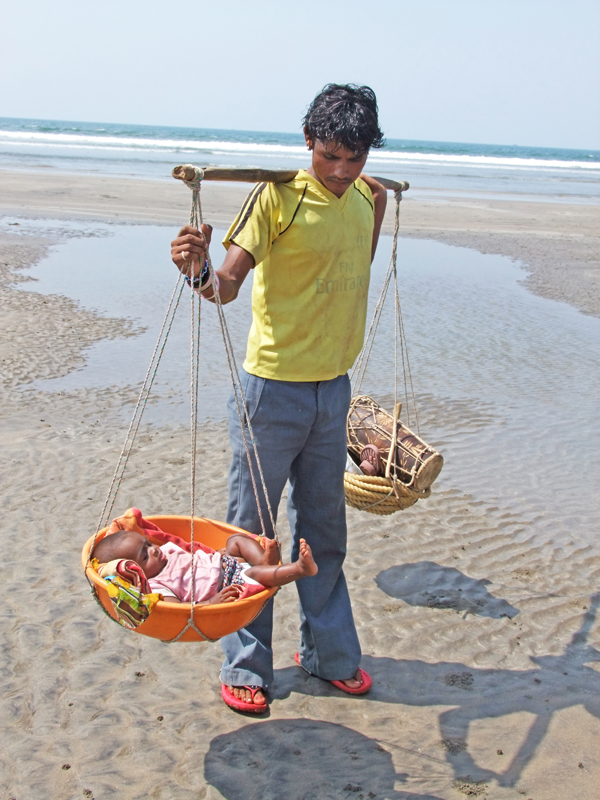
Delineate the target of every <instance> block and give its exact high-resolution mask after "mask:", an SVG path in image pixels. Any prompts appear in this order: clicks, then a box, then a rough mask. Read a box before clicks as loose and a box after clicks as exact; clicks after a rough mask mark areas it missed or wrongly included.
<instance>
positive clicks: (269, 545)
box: [262, 536, 281, 566]
mask: <svg viewBox="0 0 600 800" xmlns="http://www.w3.org/2000/svg"><path fill="white" fill-rule="evenodd" d="M262 544H263V548H264V551H265V558H264V561H263V563H264V564H270V565H271V566H277V564H279V562H280V561H281V553H280V552H279V545H278V544H277V540H276V539H267V537H266V536H265V537H264V539H263V543H262Z"/></svg>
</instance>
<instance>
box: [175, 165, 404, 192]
mask: <svg viewBox="0 0 600 800" xmlns="http://www.w3.org/2000/svg"><path fill="white" fill-rule="evenodd" d="M203 172H204V177H203V180H205V181H240V182H242V183H264V182H266V183H289V181H292V180H294V178H295V177H296V175H297V174H298V170H296V169H292V170H290V169H257V168H252V167H250V168H247V167H204V169H203ZM172 175H173V177H174V178H177V179H178V180H180V181H193V180H194V179H195V177H196V173H195V171H194V167H193V166H192V165H191V164H181V165H180V166H178V167H174V169H173V172H172ZM373 179H374V180H376V181H377V182H378V183H380V184H381V185H382V186H384V187H385V188H386V189H389V190H390V191H392V192H405V191H406V190H407V189H408V188H409V184H408V181H392V180H390V179H389V178H377V177H375V176H374V178H373Z"/></svg>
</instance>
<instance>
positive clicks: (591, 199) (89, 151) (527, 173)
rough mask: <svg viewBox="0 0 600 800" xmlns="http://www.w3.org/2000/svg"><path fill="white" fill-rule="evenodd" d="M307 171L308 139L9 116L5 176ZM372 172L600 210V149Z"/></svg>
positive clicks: (496, 151) (452, 148) (460, 190)
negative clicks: (181, 168)
mask: <svg viewBox="0 0 600 800" xmlns="http://www.w3.org/2000/svg"><path fill="white" fill-rule="evenodd" d="M182 163H193V164H197V165H199V166H238V167H242V166H243V167H251V166H252V167H263V168H269V169H290V168H293V167H298V168H300V167H306V166H308V164H309V154H308V151H307V150H306V145H305V144H304V139H303V136H302V134H301V133H269V132H260V131H235V130H217V129H207V128H178V127H165V126H157V125H120V124H114V123H92V122H65V121H59V120H37V119H12V118H3V117H0V168H4V169H18V170H35V169H44V170H48V169H50V170H55V171H57V172H67V173H85V174H99V175H117V176H127V177H132V178H146V179H148V178H150V179H157V180H170V179H171V170H172V168H173V166H175V165H176V164H182ZM366 171H367V172H369V173H370V174H372V175H381V176H384V177H388V178H392V179H396V180H407V181H409V183H410V184H411V195H412V196H422V197H443V196H473V197H475V196H486V197H494V196H498V197H502V196H506V195H511V196H512V197H513V199H514V198H516V199H522V200H528V199H536V200H540V199H542V200H545V201H549V202H572V203H594V204H595V203H600V151H598V150H568V149H561V148H550V147H524V146H518V145H493V144H472V143H465V142H433V141H411V140H404V139H388V140H387V143H386V146H385V147H384V148H382V149H381V150H373V151H372V152H371V154H370V156H369V160H368V162H367V167H366Z"/></svg>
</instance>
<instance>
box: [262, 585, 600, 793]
mask: <svg viewBox="0 0 600 800" xmlns="http://www.w3.org/2000/svg"><path fill="white" fill-rule="evenodd" d="M599 606H600V593H598V594H595V595H593V596H592V598H591V603H590V607H589V609H588V610H587V611H586V613H585V615H584V618H583V622H582V625H581V627H580V629H579V631H578V632H577V633H575V634H574V635H573V637H572V639H571V641H570V642H569V644H568V645H567V646H566V648H565V652H564V653H563V654H562V655H559V656H550V655H547V656H532V657H531V661H532V663H533V665H534V666H532V668H531V669H528V670H508V669H505V670H504V669H476V668H472V667H467V666H465V665H463V664H460V663H453V662H439V663H437V664H429V663H427V662H424V661H408V660H396V659H393V658H384V657H379V658H378V657H373V656H364V657H363V660H362V666H363V667H364V668H365V669H366V670H367V671H368V672H369V673H370V674H371V677H372V678H373V688H372V689H371V691H370V692H369V694H368V695H364V696H361V697H357V698H355V700H356V701H357V702H362V703H370V702H372V701H378V702H380V703H397V704H401V705H405V706H447V707H448V706H449V707H450V708H449V709H448V710H447V711H443V712H442V713H441V714H440V717H439V724H440V739H441V741H440V744H441V745H442V746H443V747H444V749H445V751H446V759H447V761H448V763H449V764H450V765H451V766H452V768H453V771H454V775H455V777H456V779H457V780H459V781H467V782H469V783H470V784H476V783H479V782H487V781H491V780H495V781H497V782H498V785H500V786H507V787H514V786H515V784H516V783H517V781H519V780H520V778H521V776H522V774H523V771H524V769H525V768H526V767H527V765H528V764H529V762H530V761H531V759H532V758H533V756H534V754H535V752H536V749H537V748H538V747H539V745H540V744H541V742H542V741H543V739H544V737H545V735H546V733H547V731H548V728H549V726H550V723H551V721H552V717H553V715H554V714H555V713H556V712H558V711H562V710H563V709H567V708H572V707H574V706H582V707H583V708H585V709H586V710H587V711H588V712H589V713H590V714H592V715H593V716H595V717H597V718H598V719H600V674H599V673H598V672H597V671H596V670H595V669H594V668H593V667H591V666H588V664H590V663H593V662H600V651H599V650H596V649H595V648H594V647H591V646H590V645H588V644H587V640H588V637H589V633H590V631H591V629H592V626H593V625H594V623H595V620H596V616H597V612H598V607H599ZM291 692H298V693H300V694H307V695H312V696H332V697H333V696H338V697H339V692H338V691H337V690H336V689H335V688H334V687H332V686H331V685H330V684H329V683H328V682H326V681H321V680H319V679H318V678H314V677H311V676H310V675H307V673H305V672H304V671H303V670H300V669H298V668H296V667H287V668H285V669H282V670H277V679H276V685H275V687H274V691H273V696H274V697H277V698H280V699H282V698H285V697H287V696H289V694H291ZM517 712H527V713H528V714H530V715H532V716H533V722H532V724H531V725H530V727H529V729H528V730H527V732H526V734H525V736H524V737H523V734H522V731H521V729H520V728H519V730H518V731H514V732H513V735H514V740H515V741H518V740H522V743H521V745H520V747H519V748H518V750H517V751H516V752H515V753H514V755H513V756H512V758H510V759H507V760H508V762H509V763H507V764H506V767H505V769H503V770H502V771H494V770H492V769H486V768H483V767H480V766H479V765H478V764H477V763H476V762H475V760H474V759H473V757H472V755H471V754H470V753H469V747H468V736H469V726H470V725H471V724H472V723H474V722H476V721H477V720H484V719H500V718H501V717H505V716H507V715H510V714H515V713H517ZM319 724H321V725H323V724H324V723H319ZM352 735H359V734H354V732H352ZM504 735H506V732H505V733H504ZM498 744H501V742H500V741H499V742H498ZM495 747H496V744H494V748H495ZM574 757H575V756H574ZM335 758H337V756H335V757H334V760H335ZM327 762H328V763H329V762H330V760H329V758H328V759H327ZM389 769H390V770H391V766H390V767H389ZM392 772H393V770H392ZM390 776H391V772H390ZM388 784H389V779H388ZM401 796H402V795H401ZM410 796H412V795H406V797H410Z"/></svg>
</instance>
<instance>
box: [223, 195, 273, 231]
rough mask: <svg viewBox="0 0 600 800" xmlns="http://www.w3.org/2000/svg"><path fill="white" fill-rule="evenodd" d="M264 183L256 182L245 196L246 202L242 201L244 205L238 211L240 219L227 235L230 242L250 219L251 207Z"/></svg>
mask: <svg viewBox="0 0 600 800" xmlns="http://www.w3.org/2000/svg"><path fill="white" fill-rule="evenodd" d="M266 185H267V184H266V183H258V184H257V185H256V186H255V187H254V189H253V190H252V191H251V192H250V194H249V195H248V197H247V198H246V202H245V203H244V205H243V206H242V210H241V211H240V217H241V219H240V221H239V223H238V226H237V228H236V229H235V230H234V232H233V233H232V234H231V236H230V237H229V241H230V242H232V241H233V240H234V239H235V237H236V236H238V235H239V234H240V233H241V232H242V231H243V230H244V227H245V225H246V223H247V222H248V220H249V219H250V214H252V209H253V208H254V206H255V204H256V201H257V200H258V198H259V196H260V193H261V192H262V191H264V189H265V187H266Z"/></svg>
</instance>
